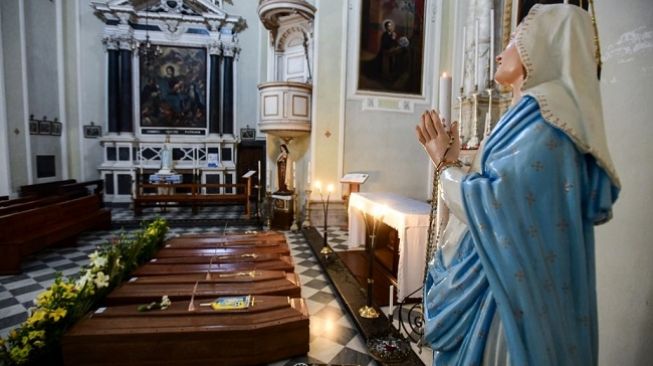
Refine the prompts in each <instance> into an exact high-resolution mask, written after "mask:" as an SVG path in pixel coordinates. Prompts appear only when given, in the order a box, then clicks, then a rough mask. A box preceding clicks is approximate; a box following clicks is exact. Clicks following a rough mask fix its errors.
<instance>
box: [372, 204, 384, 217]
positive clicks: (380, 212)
mask: <svg viewBox="0 0 653 366" xmlns="http://www.w3.org/2000/svg"><path fill="white" fill-rule="evenodd" d="M385 212H386V207H385V206H384V205H379V206H374V209H373V210H372V216H374V218H375V219H380V218H382V217H383V216H385Z"/></svg>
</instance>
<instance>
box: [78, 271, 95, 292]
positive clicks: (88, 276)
mask: <svg viewBox="0 0 653 366" xmlns="http://www.w3.org/2000/svg"><path fill="white" fill-rule="evenodd" d="M92 281H93V272H92V271H91V270H90V269H88V270H86V272H85V273H84V275H83V276H81V277H80V278H79V279H77V281H75V288H76V289H77V290H78V291H81V290H82V289H83V288H84V286H86V284H87V283H89V282H92Z"/></svg>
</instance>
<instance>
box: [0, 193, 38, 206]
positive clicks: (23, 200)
mask: <svg viewBox="0 0 653 366" xmlns="http://www.w3.org/2000/svg"><path fill="white" fill-rule="evenodd" d="M35 199H38V197H35V196H28V197H18V198H12V199H8V200H4V201H0V207H9V206H13V205H18V204H21V203H26V202H30V201H34V200H35Z"/></svg>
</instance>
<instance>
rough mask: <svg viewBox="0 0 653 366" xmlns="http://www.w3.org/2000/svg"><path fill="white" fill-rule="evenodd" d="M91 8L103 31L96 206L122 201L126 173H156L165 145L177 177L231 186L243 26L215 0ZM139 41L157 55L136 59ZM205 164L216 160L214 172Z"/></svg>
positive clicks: (123, 1) (129, 1)
mask: <svg viewBox="0 0 653 366" xmlns="http://www.w3.org/2000/svg"><path fill="white" fill-rule="evenodd" d="M91 6H92V7H93V8H94V10H95V12H96V15H97V16H98V17H99V18H100V19H102V21H103V22H104V23H105V27H104V34H103V36H102V40H101V41H102V43H103V44H104V46H105V49H106V51H107V63H106V65H107V66H106V67H107V71H106V80H107V84H106V85H107V105H106V110H107V123H106V126H105V128H104V131H107V132H106V133H105V134H104V135H103V136H102V137H101V139H100V140H101V143H102V146H103V149H104V159H103V162H102V164H101V165H100V167H99V170H100V174H101V176H102V178H103V179H104V180H105V199H106V200H107V201H108V202H129V201H130V200H131V196H132V191H133V182H134V181H135V180H136V179H135V178H136V174H137V173H138V172H145V173H148V172H153V171H155V170H158V169H159V167H160V166H161V157H160V153H161V151H162V149H163V144H164V142H165V141H166V138H167V137H169V139H170V143H169V147H170V148H171V149H172V156H173V164H174V169H175V170H176V171H177V172H179V173H181V174H185V175H187V176H190V174H191V173H193V172H197V171H199V172H200V173H201V181H202V183H236V179H237V177H236V159H237V156H236V144H237V141H238V136H237V132H236V127H235V121H236V113H235V81H234V75H235V68H236V64H237V61H238V58H237V56H238V53H239V50H240V49H239V47H238V37H237V34H238V33H239V32H240V31H242V30H244V29H245V28H246V24H245V21H244V19H243V18H241V17H240V16H235V15H230V14H227V13H226V12H225V11H224V10H223V8H222V0H113V1H108V2H93V3H92V4H91ZM148 37H149V38H148ZM147 39H149V40H150V42H151V44H152V47H154V48H157V47H158V49H159V50H160V52H159V55H156V56H154V57H150V58H149V59H148V60H145V59H141V58H144V57H146V56H145V55H143V54H142V53H141V52H139V50H140V48H142V45H143V44H144V43H145V42H146V40H147ZM209 156H211V158H212V160H213V159H214V158H215V157H216V156H217V157H218V159H217V161H218V164H217V166H216V167H213V166H212V167H208V163H207V160H208V157H209ZM220 193H230V192H220Z"/></svg>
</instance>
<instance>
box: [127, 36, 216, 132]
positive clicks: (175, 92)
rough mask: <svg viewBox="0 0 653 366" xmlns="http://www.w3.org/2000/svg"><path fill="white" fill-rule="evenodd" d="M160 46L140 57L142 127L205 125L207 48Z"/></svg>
mask: <svg viewBox="0 0 653 366" xmlns="http://www.w3.org/2000/svg"><path fill="white" fill-rule="evenodd" d="M159 47H160V48H161V55H160V56H158V57H156V58H155V59H154V60H150V62H147V60H146V59H145V57H141V58H140V78H139V80H140V116H141V127H159V128H180V129H185V128H206V124H207V122H206V67H207V53H206V48H199V47H198V48H194V47H169V46H159Z"/></svg>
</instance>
